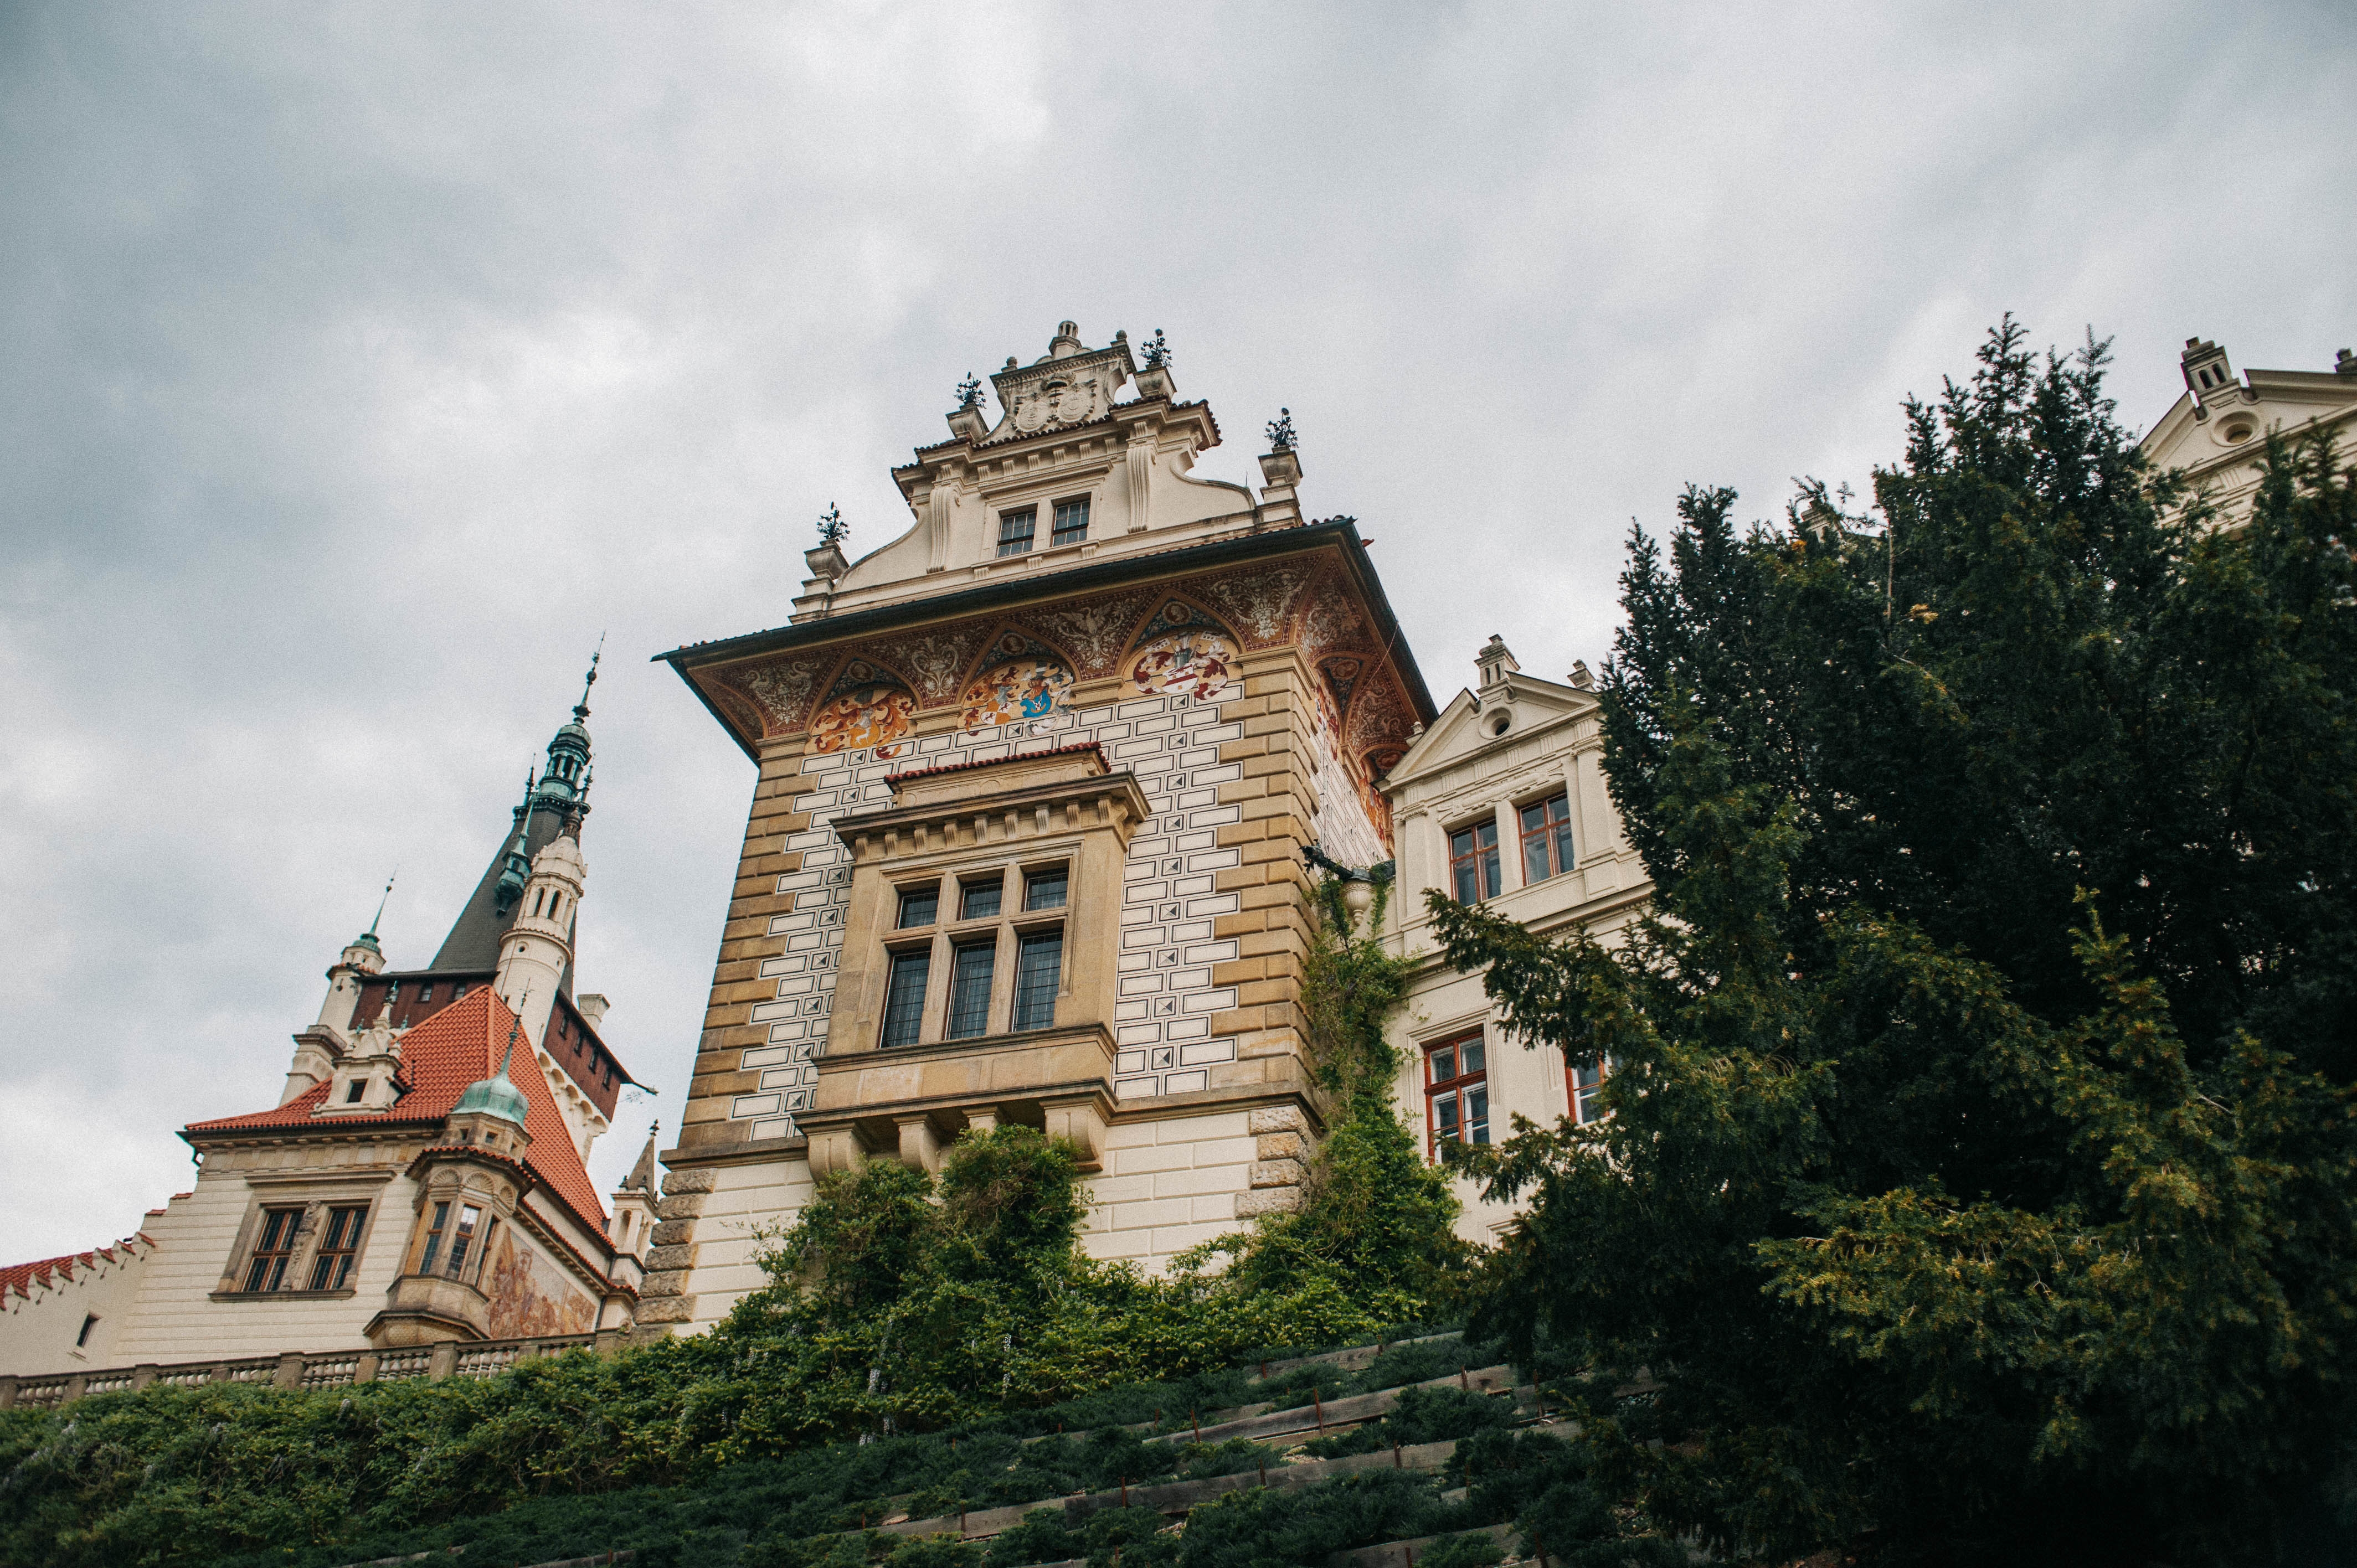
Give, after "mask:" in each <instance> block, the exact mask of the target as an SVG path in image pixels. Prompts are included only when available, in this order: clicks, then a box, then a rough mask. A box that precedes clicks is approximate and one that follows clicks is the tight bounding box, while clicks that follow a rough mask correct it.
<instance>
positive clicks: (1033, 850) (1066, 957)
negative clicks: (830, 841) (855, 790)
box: [801, 747, 1150, 1170]
mask: <svg viewBox="0 0 2357 1568" xmlns="http://www.w3.org/2000/svg"><path fill="white" fill-rule="evenodd" d="M894 793H895V796H896V799H897V800H898V801H899V802H900V803H898V804H895V805H894V806H891V807H888V808H885V809H882V810H877V811H863V812H858V813H856V814H852V815H847V816H843V817H838V818H836V819H835V820H834V823H833V827H834V832H835V833H836V836H837V837H839V838H840V839H841V840H842V841H843V843H845V845H846V846H847V847H848V848H849V849H850V851H851V861H852V864H851V887H850V897H849V901H848V903H847V905H846V909H845V919H844V940H843V946H842V949H841V957H840V958H839V959H838V961H837V965H836V970H835V983H834V997H835V1003H834V1008H833V1010H832V1013H831V1015H830V1018H829V1023H828V1032H827V1045H826V1049H825V1052H824V1054H823V1056H822V1057H821V1058H820V1060H819V1071H820V1079H819V1086H818V1089H817V1091H816V1092H815V1094H814V1095H813V1105H812V1106H811V1108H810V1110H809V1112H807V1113H806V1114H805V1115H804V1116H803V1117H802V1118H801V1120H802V1125H803V1129H804V1131H805V1133H807V1134H808V1136H809V1137H810V1140H811V1145H810V1146H811V1155H810V1158H811V1161H812V1165H813V1169H819V1170H825V1169H836V1168H845V1167H847V1166H848V1165H851V1164H853V1163H856V1160H857V1159H859V1158H861V1157H863V1156H864V1155H865V1153H866V1152H867V1151H870V1150H877V1151H879V1152H881V1151H888V1150H897V1152H898V1154H899V1157H901V1158H902V1159H904V1160H908V1161H909V1162H910V1163H913V1164H921V1165H931V1164H932V1163H934V1162H935V1161H936V1160H937V1159H938V1157H939V1151H940V1149H941V1147H942V1144H943V1143H944V1142H945V1135H946V1136H954V1135H955V1130H956V1129H957V1128H958V1127H960V1126H985V1125H993V1124H996V1122H999V1121H1001V1120H1002V1119H1004V1120H1008V1121H1025V1122H1032V1123H1033V1124H1035V1125H1041V1126H1044V1128H1045V1130H1046V1131H1048V1132H1049V1133H1051V1134H1054V1135H1058V1136H1067V1137H1071V1138H1072V1139H1073V1140H1074V1141H1075V1142H1076V1143H1078V1144H1080V1145H1081V1146H1082V1150H1083V1158H1084V1162H1092V1161H1094V1160H1095V1159H1096V1158H1097V1157H1098V1151H1099V1150H1100V1148H1101V1147H1102V1139H1103V1127H1104V1124H1105V1122H1106V1120H1107V1119H1108V1117H1109V1115H1110V1113H1111V1107H1112V1103H1113V1099H1114V1095H1113V1066H1114V1049H1113V1039H1112V1029H1111V1026H1112V1023H1113V1019H1114V1004H1115V1001H1116V998H1117V987H1118V976H1117V972H1116V971H1117V966H1118V961H1119V957H1120V951H1121V932H1122V927H1121V909H1122V893H1123V886H1124V884H1123V880H1122V872H1123V868H1124V866H1125V864H1126V857H1127V854H1128V848H1129V841H1130V838H1131V837H1132V835H1133V834H1134V833H1135V832H1136V829H1137V824H1138V823H1139V822H1143V821H1144V820H1145V819H1146V817H1147V816H1148V815H1149V814H1150V813H1149V811H1148V808H1147V802H1146V795H1145V792H1144V791H1143V790H1142V789H1140V788H1139V785H1138V782H1137V779H1136V776H1135V774H1134V773H1133V772H1130V771H1128V770H1126V769H1124V770H1121V771H1118V772H1115V771H1111V770H1108V768H1107V767H1106V764H1105V761H1104V757H1103V753H1102V752H1099V751H1097V750H1095V749H1094V748H1093V747H1091V748H1088V749H1086V750H1081V751H1048V752H1044V753H1031V754H1026V755H1017V756H1013V757H1004V758H999V759H996V760H995V761H992V762H987V763H984V764H982V765H979V766H966V767H960V768H954V769H952V770H947V771H945V772H943V773H942V774H938V775H931V776H930V777H928V776H926V775H925V774H923V773H921V772H920V773H918V774H912V775H909V776H906V778H905V779H903V780H899V781H895V788H894ZM1052 869H1061V870H1062V871H1063V873H1064V876H1065V897H1064V904H1063V907H1062V908H1057V909H1041V910H1032V911H1027V910H1025V909H1024V908H1022V905H1023V903H1024V902H1025V899H1024V884H1023V882H1022V881H1021V880H1020V878H1021V877H1023V876H1024V875H1027V874H1028V873H1034V872H1039V871H1046V870H1052ZM990 875H998V876H1000V877H1001V878H1003V879H1004V880H1003V882H1002V886H1004V887H1005V888H1006V892H1005V893H1004V894H1003V895H1002V897H1001V899H1000V913H999V914H997V915H996V916H984V917H979V918H975V919H974V920H970V921H969V920H960V919H958V918H955V917H956V914H957V910H958V906H957V904H956V903H955V902H954V900H956V899H957V898H958V897H960V892H961V889H960V884H961V883H963V882H965V881H972V880H976V879H986V878H987V877H988V876H990ZM927 885H931V886H938V887H939V888H940V889H941V893H942V897H943V898H944V899H946V900H949V902H945V903H937V906H936V918H935V921H934V923H933V924H932V925H931V926H929V927H916V928H900V927H899V926H898V924H897V921H898V918H899V903H900V895H901V894H902V893H903V892H906V891H910V890H913V889H915V888H918V887H921V886H927ZM944 910H945V911H946V912H947V913H948V915H949V916H950V918H947V919H943V918H941V913H942V911H944ZM1056 928H1060V929H1061V930H1062V933H1063V968H1062V973H1061V975H1060V989H1059V993H1058V997H1057V1008H1056V1022H1055V1025H1054V1026H1052V1027H1049V1028H1045V1029H1030V1030H1022V1031H1014V1030H1009V1029H1006V1027H1005V1026H1006V1024H1007V1023H1008V1022H1009V1015H1010V1012H1011V1009H1012V1007H1013V1004H1014V983H1015V979H1016V975H1015V967H1016V965H1015V958H1014V955H1015V951H1016V948H1015V946H1014V944H1015V943H1016V941H1017V940H1018V938H1019V936H1020V934H1021V933H1023V932H1025V931H1030V930H1041V929H1056ZM985 931H990V932H996V940H997V941H998V943H999V944H1000V946H999V958H998V961H997V962H996V964H995V965H994V968H993V972H992V976H991V991H992V995H991V1012H990V1017H989V1021H990V1023H991V1025H993V1026H996V1032H991V1033H985V1034H981V1035H975V1036H968V1037H964V1038H960V1039H955V1040H952V1039H946V1038H944V1037H943V1036H944V1034H945V1025H946V1021H947V1012H948V1006H949V994H950V989H951V987H950V984H949V973H950V964H951V960H950V953H951V950H952V940H953V939H954V938H956V937H966V936H970V935H978V934H980V933H983V932H985ZM920 944H922V945H927V946H928V947H929V949H930V950H931V952H932V953H933V955H934V961H933V965H932V969H931V973H930V974H929V976H928V983H927V986H926V995H925V1013H924V1021H923V1024H922V1025H921V1026H920V1036H919V1043H917V1044H916V1045H912V1046H898V1047H884V1046H883V1045H882V1044H881V1040H882V1029H883V1015H884V1002H885V996H886V988H887V983H888V974H889V969H890V963H889V955H890V954H891V953H892V952H893V951H895V950H902V951H905V950H907V949H908V948H909V947H910V946H912V945H920ZM878 1072H881V1073H883V1074H884V1075H885V1077H886V1079H888V1080H889V1082H888V1083H869V1082H868V1081H867V1080H869V1079H873V1078H874V1076H875V1075H876V1074H877V1073H878ZM863 1085H865V1087H863ZM863 1126H864V1127H865V1128H866V1131H860V1130H858V1129H859V1128H860V1127H863ZM888 1129H889V1131H888Z"/></svg>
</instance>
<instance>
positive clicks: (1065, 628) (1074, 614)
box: [1028, 593, 1154, 681]
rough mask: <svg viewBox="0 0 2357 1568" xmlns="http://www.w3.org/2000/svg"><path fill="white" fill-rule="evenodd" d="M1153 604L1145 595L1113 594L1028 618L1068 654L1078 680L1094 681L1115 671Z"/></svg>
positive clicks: (1044, 611) (1045, 611)
mask: <svg viewBox="0 0 2357 1568" xmlns="http://www.w3.org/2000/svg"><path fill="white" fill-rule="evenodd" d="M1153 604H1154V596H1152V595H1149V594H1141V593H1127V594H1114V595H1110V596H1107V597H1104V598H1102V599H1093V600H1090V601H1087V602H1085V603H1082V604H1078V605H1071V606H1067V607H1063V608H1061V609H1052V610H1038V611H1034V612H1032V613H1031V614H1030V615H1029V617H1028V619H1029V620H1030V621H1031V623H1032V624H1034V625H1036V626H1037V627H1039V629H1040V630H1041V631H1043V632H1045V633H1047V634H1048V635H1049V637H1052V638H1054V639H1057V640H1058V641H1060V642H1061V643H1062V644H1063V645H1064V646H1065V647H1066V648H1067V649H1070V650H1071V654H1072V659H1073V661H1074V665H1075V668H1076V670H1077V671H1078V673H1079V674H1080V677H1081V678H1082V680H1084V681H1094V680H1098V679H1101V678H1102V677H1103V676H1106V675H1110V674H1112V673H1114V671H1115V670H1116V669H1117V668H1118V667H1119V665H1120V663H1121V656H1122V655H1123V654H1124V653H1125V652H1126V651H1128V649H1129V645H1130V643H1131V641H1132V640H1133V639H1132V638H1131V635H1130V634H1131V633H1132V632H1135V630H1136V629H1137V624H1138V622H1140V621H1141V620H1143V619H1145V618H1146V612H1147V610H1148V609H1149V608H1150V607H1152V605H1153Z"/></svg>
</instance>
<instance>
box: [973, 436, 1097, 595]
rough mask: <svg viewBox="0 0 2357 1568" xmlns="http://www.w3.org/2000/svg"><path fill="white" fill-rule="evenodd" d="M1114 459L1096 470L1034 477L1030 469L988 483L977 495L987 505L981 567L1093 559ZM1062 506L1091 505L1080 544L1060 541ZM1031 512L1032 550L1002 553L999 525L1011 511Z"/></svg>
mask: <svg viewBox="0 0 2357 1568" xmlns="http://www.w3.org/2000/svg"><path fill="white" fill-rule="evenodd" d="M1112 473H1113V462H1112V460H1111V459H1110V458H1108V459H1107V460H1106V461H1104V462H1103V463H1101V464H1097V465H1095V466H1093V467H1086V466H1084V467H1080V468H1077V469H1063V470H1058V471H1049V470H1047V469H1041V470H1039V471H1038V472H1033V471H1030V470H1028V469H1026V470H1024V471H1021V472H1018V473H1016V474H1013V475H1007V476H1003V477H1000V478H996V479H988V478H985V480H984V481H983V483H982V484H981V485H980V486H979V487H978V489H976V491H975V493H976V495H977V496H978V497H979V498H980V499H981V501H982V506H983V515H984V516H985V517H986V518H988V519H989V521H988V523H987V524H986V525H985V527H984V529H983V558H982V559H981V560H980V561H979V562H976V563H975V565H976V567H977V568H980V569H984V570H987V569H988V568H989V567H992V566H995V565H998V564H1000V563H1002V562H1003V563H1004V564H1005V565H1006V566H1008V567H1011V566H1015V565H1017V564H1034V563H1037V562H1038V561H1039V560H1040V559H1041V558H1042V557H1043V556H1045V557H1053V558H1055V559H1058V560H1062V559H1063V558H1064V557H1066V556H1068V555H1087V554H1093V553H1094V550H1093V546H1094V545H1095V544H1096V543H1097V542H1098V541H1097V537H1096V529H1097V519H1098V518H1099V517H1101V516H1103V513H1104V488H1105V484H1106V482H1107V480H1108V479H1109V478H1111V477H1112ZM1060 501H1086V502H1087V503H1088V506H1089V532H1087V533H1085V534H1083V535H1082V537H1080V538H1078V539H1072V540H1067V541H1066V542H1063V543H1061V544H1059V543H1057V542H1056V535H1055V526H1056V524H1055V518H1056V506H1057V503H1058V502H1060ZM1027 507H1028V508H1029V509H1031V513H1032V517H1031V548H1030V549H1028V550H1018V551H1017V552H1016V553H1014V554H1012V555H1001V554H999V553H998V520H999V519H1000V518H1001V517H1004V516H1005V515H1006V514H1007V513H1008V512H1016V511H1021V510H1024V509H1026V508H1027Z"/></svg>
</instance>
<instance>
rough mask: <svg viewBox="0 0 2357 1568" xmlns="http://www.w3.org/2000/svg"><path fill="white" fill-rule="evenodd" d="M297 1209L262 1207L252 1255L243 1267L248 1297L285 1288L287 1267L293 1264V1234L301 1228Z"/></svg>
mask: <svg viewBox="0 0 2357 1568" xmlns="http://www.w3.org/2000/svg"><path fill="white" fill-rule="evenodd" d="M302 1225H303V1211H302V1210H301V1209H300V1208H265V1209H264V1210H263V1211H262V1229H261V1230H260V1232H259V1233H257V1234H256V1235H255V1237H254V1239H253V1256H252V1257H251V1258H249V1259H248V1260H247V1262H246V1265H245V1288H246V1291H247V1293H248V1294H260V1293H262V1292H264V1291H274V1290H284V1289H285V1288H286V1269H287V1265H288V1264H290V1263H292V1262H294V1261H295V1234H296V1231H297V1230H301V1229H302Z"/></svg>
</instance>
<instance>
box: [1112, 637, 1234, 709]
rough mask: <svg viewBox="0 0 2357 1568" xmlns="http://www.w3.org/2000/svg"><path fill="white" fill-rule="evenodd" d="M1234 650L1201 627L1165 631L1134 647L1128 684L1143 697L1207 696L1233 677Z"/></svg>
mask: <svg viewBox="0 0 2357 1568" xmlns="http://www.w3.org/2000/svg"><path fill="white" fill-rule="evenodd" d="M1235 670H1236V650H1234V649H1232V648H1231V647H1229V646H1228V640H1227V639H1226V638H1224V637H1222V636H1221V635H1220V634H1219V633H1218V632H1216V631H1210V630H1206V629H1205V628H1201V627H1189V628H1187V629H1186V630H1184V631H1172V632H1165V633H1164V634H1163V635H1161V636H1160V637H1157V638H1156V639H1153V640H1152V641H1150V642H1148V643H1146V645H1145V646H1144V647H1142V648H1140V649H1139V650H1137V655H1136V658H1135V661H1134V662H1133V663H1132V664H1131V665H1130V670H1129V683H1130V684H1131V685H1132V686H1133V687H1135V689H1136V690H1137V691H1138V693H1140V694H1142V695H1145V696H1160V695H1164V694H1172V695H1185V696H1190V697H1210V696H1211V695H1213V694H1215V693H1218V692H1219V691H1220V690H1221V689H1222V687H1224V686H1226V685H1227V684H1228V683H1229V682H1232V681H1233V680H1234V679H1235Z"/></svg>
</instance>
